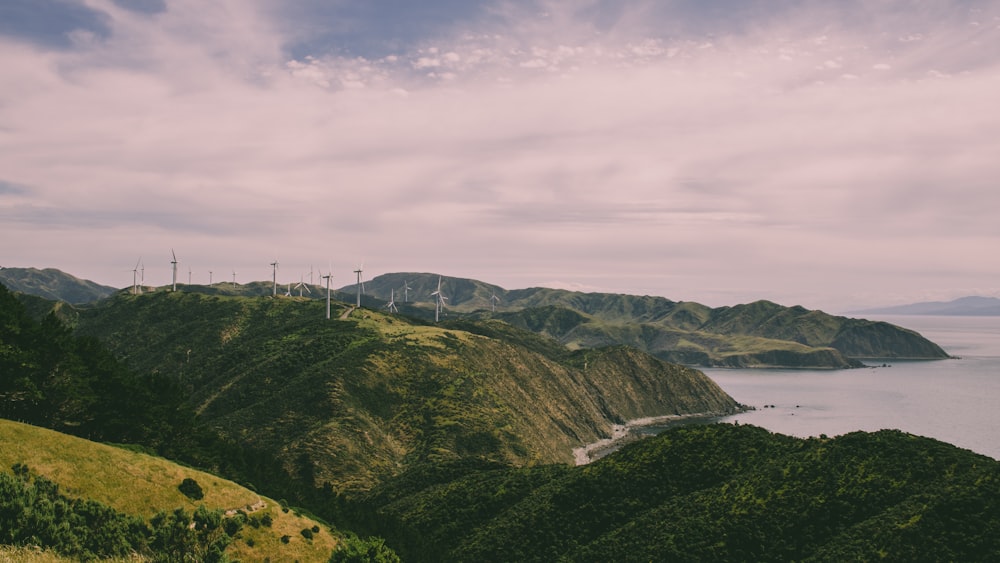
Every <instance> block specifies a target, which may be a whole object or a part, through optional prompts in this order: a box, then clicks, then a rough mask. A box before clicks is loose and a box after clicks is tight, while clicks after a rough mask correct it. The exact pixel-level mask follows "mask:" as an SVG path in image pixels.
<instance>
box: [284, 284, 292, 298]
mask: <svg viewBox="0 0 1000 563" xmlns="http://www.w3.org/2000/svg"><path fill="white" fill-rule="evenodd" d="M291 296H292V284H291V283H289V284H288V287H287V288H286V289H285V297H291Z"/></svg>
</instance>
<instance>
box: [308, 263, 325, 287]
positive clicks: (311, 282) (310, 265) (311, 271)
mask: <svg viewBox="0 0 1000 563" xmlns="http://www.w3.org/2000/svg"><path fill="white" fill-rule="evenodd" d="M322 275H323V272H320V276H322ZM312 284H313V265H312V264H309V285H312ZM310 293H312V292H310Z"/></svg>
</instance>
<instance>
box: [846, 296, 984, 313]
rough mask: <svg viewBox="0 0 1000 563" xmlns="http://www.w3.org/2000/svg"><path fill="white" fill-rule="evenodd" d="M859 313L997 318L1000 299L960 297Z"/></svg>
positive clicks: (866, 310)
mask: <svg viewBox="0 0 1000 563" xmlns="http://www.w3.org/2000/svg"><path fill="white" fill-rule="evenodd" d="M857 313H858V314H866V315H955V316H997V315H1000V299H998V298H996V297H978V296H970V297H960V298H958V299H954V300H952V301H925V302H922V303H911V304H909V305H897V306H895V307H881V308H876V309H865V310H864V311H858V312H857Z"/></svg>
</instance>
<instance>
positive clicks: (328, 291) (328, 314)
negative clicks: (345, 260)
mask: <svg viewBox="0 0 1000 563" xmlns="http://www.w3.org/2000/svg"><path fill="white" fill-rule="evenodd" d="M319 274H320V276H319V277H320V278H322V279H324V280H326V318H328V319H329V318H330V278H332V277H333V270H330V273H329V274H327V275H325V276H324V275H323V272H320V273H319Z"/></svg>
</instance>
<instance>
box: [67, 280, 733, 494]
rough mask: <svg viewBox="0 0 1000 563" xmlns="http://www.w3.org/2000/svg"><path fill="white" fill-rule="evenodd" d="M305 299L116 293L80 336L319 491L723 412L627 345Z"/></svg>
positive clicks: (724, 407) (697, 377) (691, 379)
mask: <svg viewBox="0 0 1000 563" xmlns="http://www.w3.org/2000/svg"><path fill="white" fill-rule="evenodd" d="M324 306H325V304H324V303H322V302H320V301H317V300H310V299H304V298H301V299H300V298H297V297H294V298H278V299H272V298H240V297H225V296H209V295H201V294H196V293H188V292H177V293H162V292H161V293H156V294H149V295H141V296H132V295H118V296H116V297H114V298H113V299H110V300H108V301H107V302H105V303H103V304H102V305H101V306H99V307H94V308H91V309H88V310H86V311H82V312H81V315H80V320H79V329H78V330H79V332H80V333H82V334H86V335H92V336H96V337H98V338H100V339H101V340H103V341H104V342H105V343H106V344H107V345H108V346H109V347H110V348H111V349H112V350H114V351H115V352H116V353H117V354H118V355H120V356H121V357H122V358H123V359H124V360H125V361H126V363H127V364H128V365H129V366H131V367H132V368H133V369H134V370H136V371H138V372H139V373H140V374H169V375H170V376H171V377H172V378H175V379H176V380H178V381H179V382H181V384H182V386H183V387H184V389H185V392H186V393H187V396H188V401H189V406H191V407H192V408H194V409H195V410H196V411H197V412H199V413H200V417H201V419H202V420H203V421H204V422H205V423H207V424H208V425H209V426H211V427H212V428H214V429H216V430H217V431H218V432H220V433H222V434H223V435H225V436H226V437H228V438H229V439H232V440H234V441H238V442H240V443H244V444H247V445H250V446H252V447H253V448H255V449H257V450H259V451H262V452H266V453H267V454H268V455H273V456H274V457H276V458H278V459H281V460H282V461H283V462H284V464H285V466H286V468H287V470H288V472H289V473H290V474H292V475H299V476H301V477H302V478H303V479H304V480H306V481H309V482H311V483H313V484H315V485H317V486H318V485H321V484H323V483H331V484H332V485H334V486H335V487H337V488H358V487H360V488H365V487H369V486H371V485H372V484H374V483H376V482H378V481H379V480H381V479H383V478H385V477H386V476H389V475H392V474H395V473H398V472H399V471H400V470H401V469H403V468H404V467H406V466H408V465H410V464H413V463H418V462H422V461H434V462H441V461H447V460H455V459H462V458H468V457H472V458H479V459H483V460H489V461H494V462H498V463H503V464H515V465H523V464H533V463H549V462H557V461H561V462H571V461H572V460H573V456H572V450H573V449H574V448H576V447H579V446H581V445H584V444H587V443H590V442H594V441H597V440H599V439H603V438H607V437H608V436H610V435H611V433H612V430H613V427H614V426H615V425H616V424H621V423H622V422H625V421H626V420H629V419H633V418H640V417H646V416H656V415H664V414H688V413H725V412H733V411H734V410H735V409H737V408H738V406H737V405H736V403H735V402H734V401H733V400H732V399H731V398H730V397H729V396H727V395H726V394H725V393H724V392H723V391H722V390H721V389H720V388H719V387H718V386H717V385H715V384H714V383H713V382H712V381H711V380H710V379H708V378H707V377H705V376H704V374H702V373H700V372H698V371H696V370H693V369H689V368H684V367H681V366H676V365H671V364H666V363H664V362H662V361H660V360H657V359H656V358H653V357H651V356H649V355H647V354H644V353H641V352H638V351H635V350H631V349H625V348H610V349H602V350H586V351H578V352H575V353H569V352H567V351H566V350H565V349H564V348H562V347H561V346H559V345H558V344H556V343H553V342H550V341H549V342H547V341H546V340H544V339H542V338H540V337H538V336H536V335H533V334H531V333H528V332H525V331H520V330H518V329H514V328H512V327H510V326H509V325H506V324H504V323H500V322H498V321H484V322H476V323H470V324H468V325H467V326H455V327H448V326H429V325H425V324H422V323H420V322H419V321H414V320H410V319H407V318H405V317H402V316H397V315H385V314H382V313H380V312H376V311H371V310H368V309H362V310H358V311H354V312H353V313H351V314H350V315H349V316H348V317H346V318H345V319H343V320H339V319H338V318H339V317H340V316H341V315H342V314H343V313H344V312H346V311H347V306H346V305H345V304H343V303H335V304H334V311H333V315H332V316H333V319H331V320H326V319H324Z"/></svg>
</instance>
